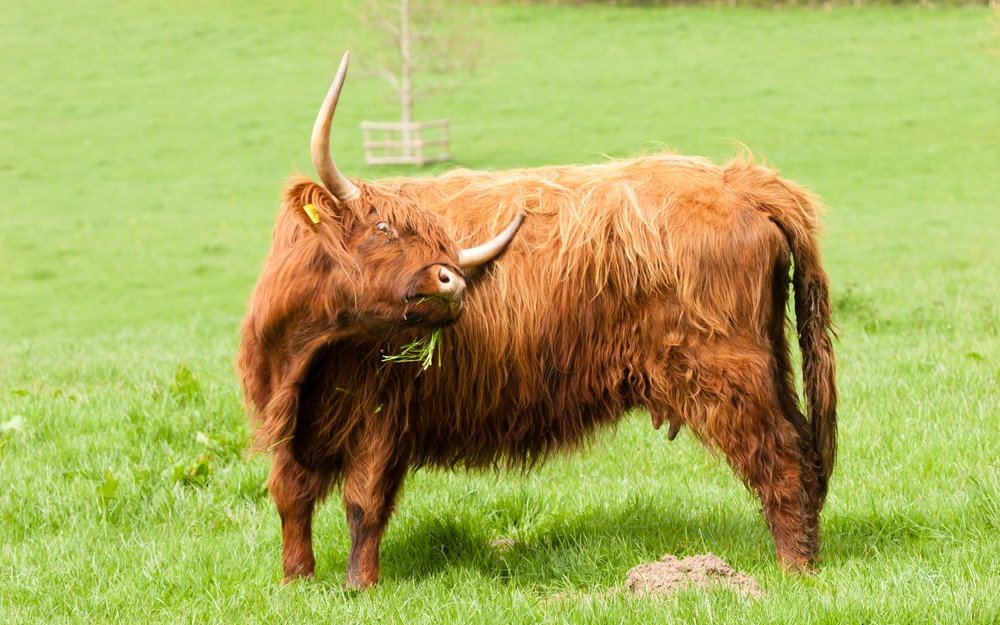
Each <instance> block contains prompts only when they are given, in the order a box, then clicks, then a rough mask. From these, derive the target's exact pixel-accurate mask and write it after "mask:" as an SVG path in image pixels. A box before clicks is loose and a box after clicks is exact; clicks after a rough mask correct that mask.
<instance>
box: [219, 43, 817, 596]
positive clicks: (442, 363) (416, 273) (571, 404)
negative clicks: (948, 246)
mask: <svg viewBox="0 0 1000 625" xmlns="http://www.w3.org/2000/svg"><path fill="white" fill-rule="evenodd" d="M346 69H347V55H345V56H344V60H343V61H342V63H341V66H340V70H339V71H338V73H337V76H336V77H335V79H334V81H333V85H332V86H331V88H330V91H329V93H328V95H327V98H326V100H325V101H324V103H323V106H322V108H321V110H320V113H319V117H318V118H317V121H316V125H315V127H314V130H313V142H312V147H313V159H314V164H315V166H316V169H317V172H318V174H319V177H320V178H321V180H322V181H323V185H322V186H320V185H318V184H314V183H313V182H311V181H309V180H307V179H304V178H301V179H296V180H293V181H292V182H291V183H290V184H289V186H288V187H287V189H286V190H285V192H284V202H283V205H282V206H281V209H280V211H279V213H278V216H277V221H276V224H275V229H274V236H273V242H272V247H271V252H270V255H269V256H268V258H267V260H266V262H265V265H264V268H263V271H262V274H261V277H260V280H259V282H258V284H257V286H256V289H255V290H254V292H253V295H252V298H251V301H250V306H249V312H248V314H247V317H246V319H245V322H244V324H243V328H242V338H241V345H240V349H239V355H238V369H239V372H240V377H241V380H242V385H243V390H244V394H245V399H246V401H247V404H248V408H249V410H250V411H251V413H252V416H253V419H254V422H255V424H256V426H257V427H256V441H257V444H258V445H259V447H260V448H262V449H267V450H268V451H270V452H271V453H272V454H273V460H272V467H271V473H270V478H269V488H270V492H271V495H272V497H273V499H274V502H275V504H276V507H277V509H278V514H279V515H280V517H281V526H282V541H283V564H284V579H285V580H286V581H287V580H290V579H292V578H294V577H297V576H309V575H312V574H313V572H314V568H315V560H314V556H313V549H312V528H311V524H312V518H313V513H314V511H315V509H316V506H317V504H318V503H319V502H320V501H321V500H322V499H323V497H324V496H325V495H326V494H327V492H328V491H329V490H330V489H331V488H332V487H333V486H335V485H338V484H340V485H342V486H343V502H344V507H345V511H346V515H347V522H348V526H349V532H350V542H351V547H350V554H349V558H348V571H347V582H346V584H347V586H349V587H353V588H363V587H367V586H370V585H372V584H374V583H376V582H377V581H378V576H379V544H380V541H381V538H382V535H383V532H384V531H385V528H386V525H387V523H388V520H389V517H390V515H391V513H392V510H393V507H394V505H395V501H396V498H397V495H398V493H399V490H400V487H401V485H402V483H403V479H404V477H405V475H406V473H407V472H408V471H409V470H410V469H411V468H415V467H421V466H436V467H456V466H461V467H466V468H482V467H528V466H530V465H532V464H533V463H535V462H537V461H539V460H542V459H544V458H546V457H547V456H549V455H551V454H553V453H556V452H562V451H566V450H571V449H573V448H575V447H578V446H579V445H580V444H581V443H582V442H584V441H586V440H587V439H588V437H589V436H591V434H592V433H593V432H595V430H597V429H598V428H599V427H600V426H604V425H610V424H614V423H615V422H616V421H618V420H619V419H621V418H622V415H623V414H625V413H627V412H628V411H629V410H630V409H632V408H638V407H641V408H645V409H647V410H648V411H649V413H650V415H651V417H652V422H653V426H654V427H657V428H658V427H659V426H660V425H661V424H662V423H663V422H667V423H668V424H669V437H670V438H671V439H672V438H673V437H674V435H676V433H677V431H678V429H679V428H680V427H682V426H687V428H689V429H690V431H691V432H692V433H693V434H694V435H695V436H697V437H698V439H700V440H701V441H702V442H704V443H705V444H706V445H708V446H710V447H712V448H715V449H718V450H720V451H721V452H722V454H724V456H725V458H726V459H727V460H728V462H729V464H730V465H731V466H732V468H733V470H734V471H735V472H736V473H737V474H738V476H739V477H740V478H741V479H742V480H743V481H744V483H745V484H746V485H747V486H748V488H750V489H751V490H752V491H753V492H755V493H756V494H757V496H759V498H760V501H761V504H762V508H763V514H764V518H765V519H766V522H767V525H768V527H769V529H770V531H771V534H772V536H773V538H774V543H775V547H776V552H777V556H778V560H779V562H780V563H781V564H782V565H783V566H784V567H785V568H787V569H793V570H798V569H802V568H806V567H808V566H809V565H810V564H811V562H812V561H813V559H814V557H815V556H816V554H817V550H818V548H819V529H818V520H817V516H818V513H819V511H820V508H821V507H822V504H823V501H824V498H825V496H826V492H827V484H828V481H829V479H830V474H831V471H832V469H833V464H834V454H835V445H836V388H835V383H834V356H833V351H832V346H831V338H830V335H831V331H830V305H829V298H828V286H827V277H826V274H825V273H824V270H823V268H822V266H821V264H820V258H819V252H818V249H817V245H816V231H817V227H818V224H817V213H818V212H819V211H820V204H819V202H818V200H817V199H816V198H815V197H813V196H812V195H811V194H809V193H808V192H806V191H805V190H804V189H802V188H801V187H799V186H798V185H796V184H794V183H792V182H789V181H787V180H783V179H782V178H780V177H779V176H778V174H777V173H776V172H775V171H773V170H771V169H768V168H765V167H762V166H758V165H755V164H753V162H751V161H750V159H748V158H741V159H737V160H734V161H733V162H730V163H728V164H726V165H724V166H718V165H715V164H712V163H711V162H709V161H707V160H704V159H701V158H691V157H683V156H677V155H672V154H658V155H652V156H643V157H638V158H632V159H627V160H615V161H610V162H606V163H603V164H599V165H586V166H564V167H541V168H536V169H520V170H512V171H503V172H479V171H468V170H463V169H459V170H455V171H451V172H449V173H446V174H444V175H441V176H438V177H426V178H401V179H393V180H385V181H379V182H361V181H351V180H348V179H347V178H346V177H345V176H343V174H341V173H340V171H339V170H338V169H337V167H336V165H335V164H334V162H333V159H332V157H331V155H330V151H329V131H330V124H331V120H332V117H333V114H334V111H335V108H336V104H337V100H338V98H339V95H340V91H341V87H342V86H343V82H344V77H345V74H346ZM307 205H312V206H311V207H310V208H309V209H306V210H304V207H306V206H307ZM309 211H312V212H313V215H312V216H310V214H309ZM522 219H523V222H522ZM497 232H499V233H500V234H496V233H497ZM491 237H492V238H491ZM487 239H488V241H487V242H486V243H483V244H481V245H478V246H474V247H470V248H468V249H460V248H462V247H465V246H469V245H474V244H475V243H478V242H480V241H482V240H487ZM793 259H794V269H793V270H792V269H791V267H792V260H793ZM790 270H791V280H789V273H790ZM789 282H791V284H792V286H793V288H794V303H795V321H796V326H797V335H798V343H799V346H800V349H801V353H802V374H803V378H804V390H805V397H806V404H807V406H808V411H807V412H808V418H806V417H805V416H804V415H803V413H802V412H801V411H800V409H799V403H798V399H797V395H796V392H795V390H794V384H793V379H792V366H791V356H790V353H789V346H788V343H787V341H786V332H785V323H786V318H785V317H786V315H785V307H786V300H787V298H788V294H789ZM432 331H434V332H439V333H440V334H439V345H438V347H437V353H436V354H435V356H434V358H435V361H436V362H435V364H434V366H431V367H429V368H427V369H426V370H422V369H421V367H420V366H419V365H418V364H406V363H389V362H386V361H385V357H386V355H390V354H394V353H397V352H399V351H400V350H401V349H402V348H403V347H404V346H406V345H408V344H410V343H412V342H413V341H414V340H417V339H419V338H421V337H424V336H427V334H428V333H429V332H432Z"/></svg>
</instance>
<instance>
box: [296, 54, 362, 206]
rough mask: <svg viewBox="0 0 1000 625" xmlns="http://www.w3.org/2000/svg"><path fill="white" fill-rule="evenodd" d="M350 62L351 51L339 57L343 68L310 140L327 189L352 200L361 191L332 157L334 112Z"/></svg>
mask: <svg viewBox="0 0 1000 625" xmlns="http://www.w3.org/2000/svg"><path fill="white" fill-rule="evenodd" d="M350 61H351V53H350V52H345V53H344V57H343V58H342V59H341V60H340V68H339V69H338V70H337V75H336V76H334V78H333V84H331V85H330V91H328V92H327V94H326V99H325V100H323V106H321V107H320V108H319V115H317V116H316V123H315V124H313V131H312V140H311V141H310V142H309V145H310V148H311V149H312V159H313V167H315V168H316V173H317V174H319V179H320V180H322V181H323V184H324V185H326V188H327V189H329V190H330V193H333V194H334V195H335V196H336V197H337V199H338V200H340V201H342V202H346V201H348V200H353V199H354V198H356V197H358V195H360V193H361V192H360V191H358V188H357V187H356V186H355V185H354V183H353V182H351V181H350V180H348V179H347V177H346V176H344V174H342V173H340V170H339V169H337V164H336V163H334V162H333V157H332V156H330V124H331V123H332V122H333V114H334V113H335V112H336V111H337V100H339V99H340V90H341V88H342V87H343V86H344V78H345V77H346V76H347V66H348V64H349V63H350Z"/></svg>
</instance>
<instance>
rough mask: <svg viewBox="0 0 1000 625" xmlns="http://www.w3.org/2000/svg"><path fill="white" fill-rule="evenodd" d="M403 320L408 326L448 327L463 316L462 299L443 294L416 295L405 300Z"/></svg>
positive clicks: (408, 296)
mask: <svg viewBox="0 0 1000 625" xmlns="http://www.w3.org/2000/svg"><path fill="white" fill-rule="evenodd" d="M403 304H404V311H403V320H404V321H405V322H406V324H407V325H419V326H436V327H440V326H447V325H451V324H453V323H455V322H456V321H458V318H459V317H460V316H461V314H462V297H461V296H458V297H455V296H453V295H443V294H441V293H414V294H412V295H407V296H406V297H405V298H404V299H403Z"/></svg>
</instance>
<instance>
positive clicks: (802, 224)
mask: <svg viewBox="0 0 1000 625" xmlns="http://www.w3.org/2000/svg"><path fill="white" fill-rule="evenodd" d="M726 174H727V178H729V177H730V176H731V175H732V176H733V177H735V178H743V180H742V182H743V183H744V184H740V185H738V186H739V187H742V189H741V190H742V191H744V192H745V193H746V198H747V199H749V200H751V201H753V202H754V203H755V204H756V205H757V207H758V208H759V209H760V210H761V211H762V212H764V213H766V214H767V215H768V216H769V217H770V218H771V220H772V221H773V222H774V223H775V224H776V225H777V226H778V228H779V229H780V230H781V231H782V232H783V233H784V235H785V237H786V238H787V239H788V244H789V247H790V248H791V252H792V262H793V270H792V286H793V289H794V298H795V325H796V330H797V334H798V339H799V348H800V350H801V352H802V377H803V382H804V386H805V397H806V403H807V407H808V413H809V422H810V429H811V432H812V439H813V445H814V446H815V449H816V454H817V456H818V459H819V475H818V476H817V477H818V483H819V484H818V485H819V502H820V503H821V504H822V501H823V500H824V499H825V497H826V492H827V486H828V483H829V480H830V475H831V473H832V472H833V466H834V461H835V459H836V453H837V386H836V362H835V360H834V354H833V344H832V341H831V335H832V334H833V329H832V322H831V317H830V294H829V281H828V279H827V276H826V272H825V271H824V270H823V266H822V264H821V262H820V254H819V247H818V245H817V233H818V229H819V219H818V216H819V214H820V213H821V212H822V211H823V205H822V203H821V202H820V201H819V199H818V198H816V197H815V196H814V195H813V194H811V193H809V192H808V191H807V190H805V189H804V188H802V187H800V186H798V185H796V184H794V183H791V182H789V181H787V180H783V179H781V178H779V177H778V174H777V172H775V171H773V170H771V169H767V168H764V167H758V166H755V165H753V164H752V163H749V162H747V161H737V162H734V163H731V164H730V165H729V167H728V168H727V171H726ZM748 184H749V185H751V188H748V187H747V185H748Z"/></svg>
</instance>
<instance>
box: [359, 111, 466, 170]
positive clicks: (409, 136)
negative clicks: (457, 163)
mask: <svg viewBox="0 0 1000 625" xmlns="http://www.w3.org/2000/svg"><path fill="white" fill-rule="evenodd" d="M361 131H362V133H363V134H364V147H365V162H366V163H368V164H369V165H426V164H428V163H437V162H440V161H447V160H449V159H450V158H451V153H450V151H449V150H450V145H449V137H448V120H447V119H437V120H434V121H429V122H409V123H406V122H367V121H365V122H361Z"/></svg>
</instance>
